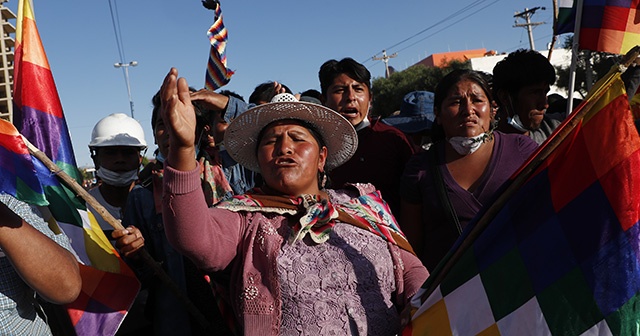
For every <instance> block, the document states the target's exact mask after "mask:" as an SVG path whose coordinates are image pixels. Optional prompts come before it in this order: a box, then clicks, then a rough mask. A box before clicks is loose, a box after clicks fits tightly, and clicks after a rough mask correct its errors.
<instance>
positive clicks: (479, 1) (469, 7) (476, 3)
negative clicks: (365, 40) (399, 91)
mask: <svg viewBox="0 0 640 336" xmlns="http://www.w3.org/2000/svg"><path fill="white" fill-rule="evenodd" d="M487 1H489V0H476V1H474V2H472V3H470V4H469V5H467V6H465V7H463V8H461V9H459V10H457V11H455V12H454V13H452V14H450V15H448V16H447V17H445V18H444V19H442V20H440V21H438V22H436V23H434V24H432V25H431V26H429V27H427V28H425V29H423V30H421V31H419V32H417V33H415V34H413V35H411V36H409V37H407V38H405V39H404V40H402V41H400V42H398V43H396V44H394V45H392V46H390V47H387V48H385V49H384V50H390V49H392V48H395V47H397V46H399V45H401V44H403V43H405V42H407V41H409V40H411V39H413V38H415V37H417V36H419V35H421V34H423V33H425V32H427V31H429V30H431V29H433V28H435V27H437V26H439V25H441V24H443V23H445V22H447V21H449V20H451V19H453V18H455V17H457V16H459V15H462V14H464V13H466V12H468V11H470V10H472V9H474V8H475V7H477V6H479V5H481V4H482V3H484V2H487ZM498 1H501V0H494V1H493V2H491V3H489V4H488V5H486V6H484V7H482V8H480V9H479V10H477V11H475V12H473V13H471V14H469V15H467V16H465V17H463V18H462V19H460V20H458V21H456V22H454V23H452V24H450V25H448V26H446V27H444V28H443V29H440V30H438V31H437V32H435V33H433V34H431V35H429V36H427V37H425V38H423V39H421V40H418V41H417V42H415V43H412V44H410V45H409V46H408V47H405V48H403V49H400V50H398V51H397V52H400V51H402V50H405V49H407V48H409V47H411V46H414V45H415V44H417V43H419V42H422V41H424V40H425V39H426V38H428V37H431V36H433V35H435V34H436V33H439V32H441V31H442V30H444V29H446V28H449V27H451V26H452V25H453V24H455V23H458V22H460V21H462V20H464V19H466V18H468V17H470V16H472V15H474V14H477V13H479V12H480V11H482V10H483V9H485V8H487V7H489V6H491V5H493V4H495V3H496V2H498ZM377 55H378V54H376V55H374V57H376V56H377ZM371 60H373V58H368V59H367V60H365V61H363V62H362V63H363V64H366V62H368V61H371ZM377 63H378V62H376V63H375V64H377ZM375 64H374V65H375Z"/></svg>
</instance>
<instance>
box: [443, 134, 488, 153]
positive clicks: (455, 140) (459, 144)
mask: <svg viewBox="0 0 640 336" xmlns="http://www.w3.org/2000/svg"><path fill="white" fill-rule="evenodd" d="M488 138H489V135H488V134H487V133H482V134H480V135H476V136H474V137H470V138H467V137H460V136H456V137H451V138H449V139H448V140H447V141H449V143H450V144H451V146H452V147H453V149H454V150H455V151H456V152H458V154H460V155H469V154H472V153H473V152H475V151H477V150H478V148H480V146H482V144H483V143H484V142H485V140H486V139H488Z"/></svg>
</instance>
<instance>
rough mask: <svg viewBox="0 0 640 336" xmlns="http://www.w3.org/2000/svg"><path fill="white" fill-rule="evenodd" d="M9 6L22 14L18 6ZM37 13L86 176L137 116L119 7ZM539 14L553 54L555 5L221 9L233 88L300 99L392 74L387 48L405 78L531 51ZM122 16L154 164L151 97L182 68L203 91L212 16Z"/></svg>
mask: <svg viewBox="0 0 640 336" xmlns="http://www.w3.org/2000/svg"><path fill="white" fill-rule="evenodd" d="M5 6H6V7H9V8H10V9H12V10H13V11H14V13H16V14H17V6H18V0H9V2H7V3H5ZM33 6H34V12H35V17H36V23H37V26H38V29H39V32H40V36H41V38H42V42H43V44H44V49H45V51H46V53H47V57H48V59H49V63H50V66H51V71H52V72H53V76H54V79H55V82H56V85H57V88H58V93H59V95H60V100H61V101H62V106H63V109H64V113H65V116H66V118H67V123H68V126H69V129H70V132H71V138H72V141H73V144H74V152H75V155H76V160H77V163H78V166H86V165H93V163H92V161H91V158H90V156H89V151H88V148H87V144H88V143H89V140H90V136H91V129H92V128H93V125H95V123H96V122H97V121H98V120H100V119H101V118H103V117H105V116H107V115H109V114H111V113H115V112H123V113H127V114H130V108H129V98H128V95H127V89H126V84H125V79H124V75H123V71H122V70H121V69H116V68H114V67H113V64H114V63H116V62H119V61H120V54H119V52H118V48H117V44H116V38H115V33H114V28H113V23H112V19H111V14H110V6H109V2H108V1H107V0H103V1H86V0H58V1H51V0H49V1H44V0H33ZM469 6H471V9H469V10H466V11H463V12H462V13H460V14H457V13H459V12H460V11H461V10H463V9H464V8H467V7H469ZM537 6H541V7H546V10H539V11H537V12H536V14H535V15H534V16H533V17H532V21H533V22H545V24H542V25H539V26H537V27H535V28H534V30H533V36H534V39H535V46H536V49H538V50H544V49H546V48H547V44H548V43H550V42H551V38H552V27H551V23H552V22H553V10H552V1H550V0H546V1H542V0H528V1H525V0H476V1H470V0H464V1H462V0H457V1H429V0H396V1H379V0H325V1H318V2H315V1H307V0H272V1H247V0H222V13H223V17H224V22H225V25H226V27H227V29H228V31H229V42H228V45H227V58H228V64H229V67H230V68H231V69H233V70H234V71H235V72H236V74H235V75H234V76H233V77H232V79H231V82H230V83H229V84H228V85H227V86H226V87H225V88H226V89H229V90H232V91H235V92H237V93H239V94H241V95H243V96H244V97H245V98H248V97H249V95H250V93H251V91H252V90H253V88H254V87H255V86H256V85H258V84H260V83H262V82H265V81H270V80H276V81H279V82H282V83H284V84H286V85H287V86H289V87H290V88H291V89H292V90H293V91H294V92H301V91H304V90H307V89H310V88H315V89H319V83H318V77H317V73H318V69H319V67H320V65H321V64H322V63H324V62H325V61H327V60H329V59H341V58H343V57H352V58H354V59H355V60H357V61H359V62H362V63H363V64H365V65H366V66H367V67H368V68H369V71H371V73H372V75H373V77H382V76H384V64H383V63H382V62H381V61H373V60H371V57H372V56H374V55H377V56H381V51H382V50H383V49H387V53H388V54H392V53H394V52H397V53H398V55H397V57H396V58H393V59H391V60H390V62H389V64H390V65H391V66H393V67H394V68H395V69H396V70H404V69H406V68H407V67H409V66H411V65H413V64H414V63H416V62H418V61H419V60H421V59H423V58H425V57H427V56H429V55H431V54H433V53H440V52H447V51H458V50H465V49H478V48H486V49H488V50H496V51H498V52H500V53H502V52H506V53H508V52H511V51H513V50H516V49H518V48H528V47H529V39H528V34H527V31H526V30H525V29H524V28H518V27H515V28H514V27H513V25H514V23H515V18H514V17H513V15H514V14H515V12H521V11H524V9H525V8H533V7H537ZM116 7H117V11H118V17H119V26H120V31H121V34H122V45H123V46H124V55H125V59H124V61H125V62H129V61H137V62H138V66H136V67H131V68H130V70H129V80H130V85H131V96H132V100H133V102H134V116H135V118H136V119H137V120H138V121H139V122H140V123H141V124H142V126H143V128H144V130H145V133H146V140H147V143H148V144H149V150H148V152H147V156H151V153H152V152H153V150H154V149H155V148H156V147H155V145H154V144H153V135H152V130H151V125H150V118H151V97H152V96H153V95H154V94H155V92H156V91H157V90H158V89H159V88H160V85H161V84H162V80H163V78H164V76H165V74H166V73H167V72H168V70H169V69H170V67H172V66H173V67H176V68H177V69H178V71H179V73H180V76H182V77H185V78H187V80H188V81H189V84H190V85H191V86H193V87H196V88H201V87H203V86H204V72H205V69H206V62H207V58H208V55H209V41H208V39H207V36H206V31H207V29H208V28H209V26H210V25H211V23H212V20H213V11H210V10H207V9H205V8H204V7H203V6H202V5H201V3H200V1H199V0H174V1H167V0H155V1H151V0H116ZM522 22H523V20H519V23H522ZM14 24H15V23H14ZM423 31H424V32H423ZM420 32H422V33H420ZM419 33H420V34H419ZM407 39H408V40H407ZM405 40H406V41H405ZM403 41H405V42H403ZM401 42H402V43H401Z"/></svg>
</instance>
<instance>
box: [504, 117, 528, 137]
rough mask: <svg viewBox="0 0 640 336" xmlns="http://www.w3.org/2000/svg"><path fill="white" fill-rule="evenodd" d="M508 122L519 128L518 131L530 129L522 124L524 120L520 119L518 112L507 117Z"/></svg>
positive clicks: (523, 131)
mask: <svg viewBox="0 0 640 336" xmlns="http://www.w3.org/2000/svg"><path fill="white" fill-rule="evenodd" d="M507 124H509V125H510V126H511V127H513V128H515V129H517V130H518V132H522V133H525V132H527V131H529V130H528V129H526V128H525V127H524V125H523V124H522V121H520V116H518V115H517V114H515V115H514V116H513V117H509V118H507Z"/></svg>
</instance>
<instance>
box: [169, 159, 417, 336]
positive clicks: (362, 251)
mask: <svg viewBox="0 0 640 336" xmlns="http://www.w3.org/2000/svg"><path fill="white" fill-rule="evenodd" d="M164 173H165V175H164V181H165V184H164V186H165V187H164V199H163V215H164V224H165V231H166V234H167V237H168V239H169V242H170V243H171V244H172V245H173V246H174V247H175V248H176V249H177V250H178V251H179V252H180V253H182V254H184V255H186V256H187V257H188V258H190V259H191V260H193V261H194V263H195V264H196V265H197V266H198V267H199V268H201V269H203V270H204V271H206V272H209V273H211V272H217V271H221V270H224V269H230V271H231V283H230V288H229V301H230V302H231V304H232V306H233V310H234V312H235V314H236V318H237V319H238V321H239V322H240V324H241V327H242V328H243V331H244V334H245V335H260V336H264V335H280V334H282V333H283V331H281V327H283V328H284V326H286V329H284V330H286V331H287V332H289V333H297V332H296V330H299V331H305V332H307V333H309V332H311V331H317V332H318V333H322V331H323V330H324V331H327V332H328V331H335V330H338V331H339V333H347V332H349V331H351V332H357V333H364V334H369V335H376V334H379V335H393V334H395V333H398V332H399V331H400V329H399V328H400V313H399V312H401V311H403V310H404V308H405V305H406V304H407V303H408V300H409V299H410V297H411V296H412V295H413V294H415V292H416V291H417V290H418V289H419V288H420V286H421V285H422V284H423V282H424V281H425V280H426V278H427V277H428V272H427V270H426V268H425V267H424V266H423V265H422V264H421V263H420V261H419V259H418V258H416V257H415V256H414V255H412V254H411V253H409V252H407V251H405V250H402V249H400V248H398V247H397V246H395V245H393V244H391V243H387V242H385V241H384V240H383V239H382V238H380V237H377V236H376V235H374V234H373V233H370V232H368V231H365V230H363V229H360V228H356V227H354V226H352V225H351V224H346V223H340V222H338V223H337V224H336V226H335V227H334V231H335V232H332V235H331V238H330V239H329V241H327V242H325V243H323V244H317V245H316V244H313V243H307V244H306V245H303V246H298V247H297V248H296V249H289V248H291V246H290V245H287V244H288V243H287V242H286V238H285V237H288V235H289V234H290V232H291V230H290V227H289V224H288V220H289V219H288V217H285V216H283V215H279V214H272V213H261V212H257V213H255V212H254V213H248V212H232V211H229V210H225V209H218V208H207V205H206V203H205V200H204V196H203V194H202V192H201V187H200V178H199V168H197V169H195V170H193V171H190V172H181V171H176V170H174V169H172V168H171V167H165V171H164ZM343 196H344V195H343ZM357 237H361V238H357ZM362 238H364V239H366V241H367V244H358V242H359V240H354V239H362ZM298 243H302V242H298ZM372 244H373V245H374V246H371V245H372ZM380 247H381V248H380ZM287 251H289V252H288V253H285V252H287ZM295 251H302V253H303V254H302V255H300V257H299V258H296V257H295V255H296V254H295ZM292 253H294V254H293V257H292ZM328 256H330V257H329V258H327V257H328ZM343 256H345V257H343ZM299 260H309V263H307V264H306V265H307V266H310V267H308V268H307V267H305V261H302V262H300V261H299ZM322 260H328V261H326V262H324V263H323V262H322ZM353 260H358V262H356V263H351V262H350V261H353ZM292 264H295V265H302V267H301V270H297V269H296V270H292V269H289V268H288V267H289V265H292ZM331 270H333V271H334V272H330V271H331ZM336 270H338V272H335V271H336ZM339 270H343V271H339ZM296 272H298V273H303V274H297V275H300V276H301V277H300V279H302V280H301V282H302V284H303V285H301V284H295V280H293V281H291V280H289V281H285V282H286V283H281V282H282V281H281V280H282V279H298V278H296ZM314 272H315V273H317V276H315V275H314V277H315V278H322V277H323V275H325V273H331V275H333V277H334V278H338V279H339V281H337V282H335V281H334V283H332V284H331V279H330V277H328V276H327V277H325V278H323V279H319V280H317V281H309V283H310V284H311V287H313V286H314V285H318V288H316V289H315V290H314V288H311V290H308V289H309V285H307V283H306V282H305V279H308V278H309V277H308V276H307V277H306V278H305V277H304V276H306V275H313V273H314ZM306 273H308V274H306ZM292 282H293V283H292ZM327 283H330V285H329V286H328V287H327V286H326V284H327ZM319 284H322V286H321V285H319ZM321 287H322V288H321ZM325 287H327V288H329V290H328V291H327V292H323V290H325V289H327V288H325ZM338 287H339V288H338ZM373 287H375V288H373ZM336 288H337V289H336ZM367 291H368V292H367ZM336 293H337V295H336ZM331 295H334V296H335V299H333V298H331V297H330V296H331ZM283 298H284V301H283ZM292 298H293V300H292ZM322 300H325V301H327V302H324V303H325V304H324V305H322V304H319V303H318V302H319V301H322ZM339 300H343V301H344V302H341V303H340V304H337V305H333V303H334V301H339ZM320 303H322V302H320ZM327 304H328V305H330V306H332V308H333V310H330V311H324V310H323V312H317V310H318V308H317V307H326V306H327ZM314 307H315V308H316V309H314ZM307 309H308V311H310V312H316V313H315V314H314V316H313V317H312V318H311V320H308V319H305V318H304V317H306V316H302V318H300V313H299V312H300V311H302V310H307ZM323 314H325V315H331V314H334V315H335V316H331V318H326V316H322V315H323ZM306 315H307V316H308V315H309V314H306ZM315 315H317V316H315ZM372 317H373V318H372ZM299 319H300V320H304V321H298V320H299ZM290 328H293V329H290ZM296 328H297V329H296ZM385 328H386V330H385ZM396 328H397V329H396Z"/></svg>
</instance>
